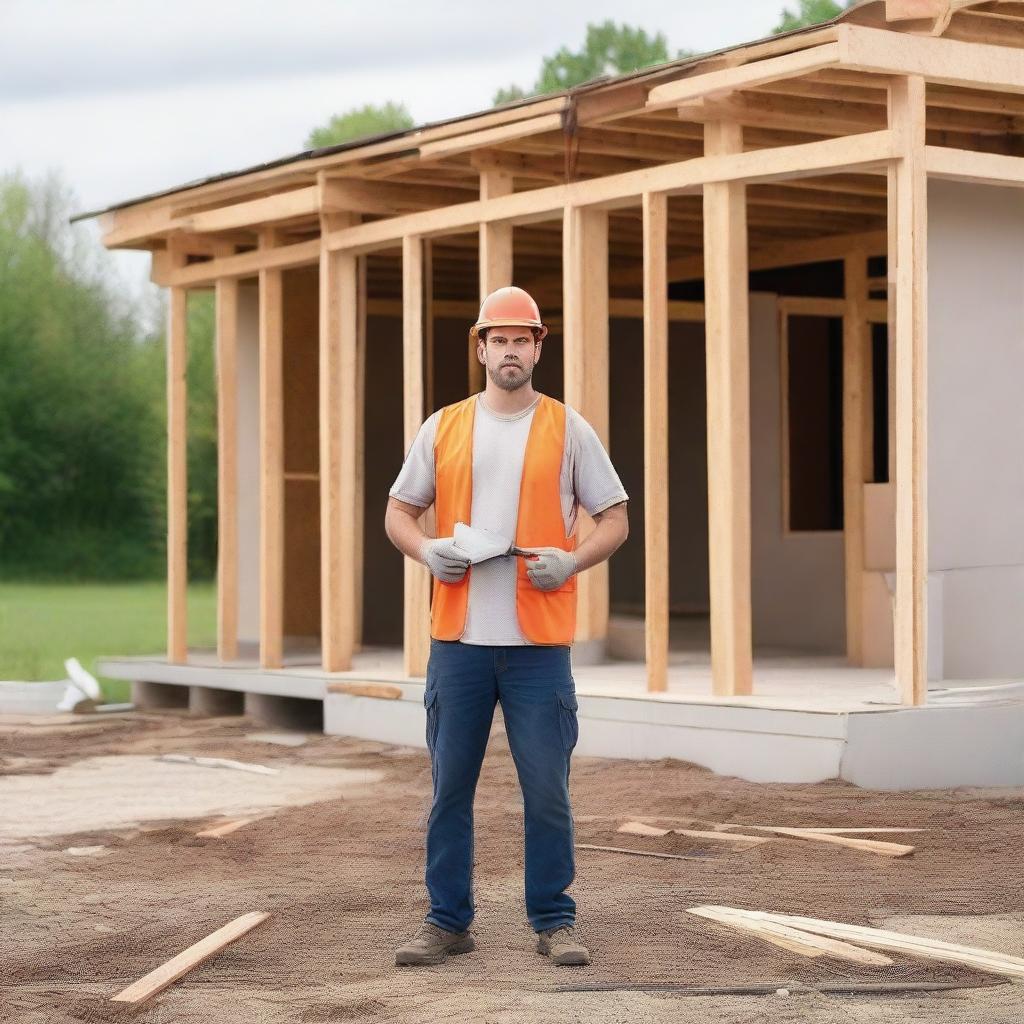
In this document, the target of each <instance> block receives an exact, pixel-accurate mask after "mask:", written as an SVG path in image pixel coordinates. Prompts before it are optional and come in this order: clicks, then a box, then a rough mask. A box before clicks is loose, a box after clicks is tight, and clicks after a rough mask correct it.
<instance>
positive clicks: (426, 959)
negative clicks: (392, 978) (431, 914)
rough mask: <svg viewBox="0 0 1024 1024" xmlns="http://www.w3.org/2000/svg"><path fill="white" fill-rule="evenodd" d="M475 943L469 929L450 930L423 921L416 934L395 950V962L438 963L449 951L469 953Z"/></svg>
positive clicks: (474, 947)
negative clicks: (461, 930)
mask: <svg viewBox="0 0 1024 1024" xmlns="http://www.w3.org/2000/svg"><path fill="white" fill-rule="evenodd" d="M474 949H476V943H475V942H474V941H473V936H472V935H470V934H469V931H468V930H467V931H464V932H450V931H448V930H447V929H445V928H439V927H438V926H437V925H436V924H431V922H430V921H424V922H423V924H421V925H420V926H419V928H417V929H416V934H415V935H414V936H413V937H412V938H411V939H409V941H408V942H406V943H405V944H403V945H401V946H399V947H398V949H397V950H396V951H395V963H396V964H399V965H402V964H406V965H408V964H439V963H441V962H442V961H443V960H444V958H445V957H446V956H447V955H448V954H449V953H469V952H472V951H473V950H474Z"/></svg>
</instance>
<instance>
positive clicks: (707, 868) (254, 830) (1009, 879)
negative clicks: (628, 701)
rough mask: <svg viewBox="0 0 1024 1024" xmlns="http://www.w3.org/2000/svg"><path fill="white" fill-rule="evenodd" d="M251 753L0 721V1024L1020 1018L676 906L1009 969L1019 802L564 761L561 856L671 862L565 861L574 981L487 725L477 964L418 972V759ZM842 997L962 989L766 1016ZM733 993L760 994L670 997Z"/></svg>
mask: <svg viewBox="0 0 1024 1024" xmlns="http://www.w3.org/2000/svg"><path fill="white" fill-rule="evenodd" d="M267 732H268V730H267V729H266V727H262V726H260V725H258V724H256V723H254V722H252V721H251V720H249V719H246V718H240V717H231V718H228V717H225V718H208V719H195V718H189V717H188V716H187V715H186V714H185V713H184V712H173V711H167V712H159V713H156V712H153V713H148V712H147V713H133V714H129V715H125V716H122V717H117V718H114V717H107V716H103V717H100V716H92V717H88V718H86V717H85V716H76V717H75V718H74V720H72V719H71V717H70V716H68V717H66V718H65V719H63V720H56V721H52V722H47V723H46V724H42V723H41V722H40V721H38V720H37V723H36V724H25V723H24V722H22V723H12V722H11V721H9V720H8V721H7V722H6V723H5V722H4V720H2V719H0V1020H2V1021H4V1022H7V1021H11V1022H17V1024H43V1022H45V1024H65V1022H84V1021H90V1022H91V1021H120V1020H127V1019H133V1020H135V1019H137V1020H139V1021H140V1022H147V1024H149V1022H165V1021H167V1022H169V1021H175V1022H182V1024H200V1022H208V1021H217V1022H218V1024H235V1022H237V1024H243V1022H244V1024H252V1022H264V1021H265V1022H268V1024H278V1022H313V1024H329V1022H335V1021H359V1022H375V1021H388V1022H392V1024H413V1022H417V1024H418V1022H424V1021H430V1022H443V1021H453V1022H454V1021H457V1022H462V1021H473V1022H487V1024H512V1022H515V1024H519V1022H530V1024H535V1022H536V1024H539V1022H549V1021H550V1022H556V1021H557V1022H559V1024H571V1022H577V1021H578V1022H587V1024H619V1022H622V1024H631V1022H640V1021H644V1022H648V1021H650V1022H662V1021H664V1022H668V1021H672V1022H690V1021H693V1022H697V1021H700V1022H705V1021H708V1020H714V1021H748V1020H751V1019H760V1018H762V1017H764V1016H767V1015H768V1014H770V1015H771V1016H772V1018H773V1024H784V1022H790V1021H793V1022H811V1021H826V1020H827V1021H829V1022H830V1024H833V1022H835V1021H837V1020H838V1021H845V1020H854V1019H856V1020H857V1021H865V1022H868V1024H874V1022H878V1024H882V1022H897V1021H900V1022H902V1021H908V1020H909V1021H916V1020H920V1021H946V1020H948V1021H953V1020H957V1021H963V1022H967V1024H973V1022H981V1021H984V1022H986V1024H992V1022H995V1024H999V1022H1010V1021H1018V1020H1020V1017H1021V1010H1022V1006H1024V999H1022V995H1024V988H1022V987H1020V986H1019V985H1012V984H993V982H995V981H997V980H998V979H994V978H993V977H991V976H987V975H982V974H978V973H975V972H973V971H970V970H967V969H964V968H959V967H956V966H953V965H944V964H938V963H935V962H926V961H919V960H912V959H910V958H905V957H900V956H894V960H895V963H894V964H893V966H892V967H888V968H877V967H863V966H860V965H857V964H852V963H847V962H844V961H840V960H836V959H832V958H830V957H822V958H818V959H813V960H811V959H806V958H804V957H802V956H799V955H796V954H793V953H789V952H787V951H785V950H783V949H780V948H778V947H776V946H773V945H768V944H766V943H764V942H762V941H761V940H758V939H756V938H745V937H743V936H742V935H741V934H740V933H737V932H733V931H730V930H726V929H725V928H723V927H722V926H720V925H717V924H715V923H712V922H710V921H707V920H704V919H701V918H697V917H695V916H693V915H690V914H687V913H686V912H685V911H686V908H687V907H691V906H695V905H698V904H702V903H716V904H726V905H730V906H738V907H747V908H752V909H763V910H775V911H780V912H783V913H793V914H805V915H809V916H813V917H826V918H831V919H835V920H841V921H846V922H851V923H856V924H868V925H874V926H880V927H890V928H895V929H897V930H901V931H907V932H911V933H914V934H920V935H926V936H930V937H935V938H944V939H948V940H950V941H956V942H959V943H963V944H967V945H977V946H983V947H986V948H989V949H995V950H999V951H1001V952H1004V953H1009V954H1014V955H1018V956H1020V955H1024V887H1022V886H1021V884H1020V851H1021V848H1022V840H1024V816H1022V812H1024V790H1020V789H1017V790H985V791H981V790H958V791H955V792H954V791H947V792H920V793H906V794H891V793H873V792H867V791H864V790H860V789H856V788H854V787H852V786H848V785H846V784H842V783H828V784H823V785H816V786H791V785H790V786H783V785H777V786H764V785H755V784H752V783H745V782H741V781H738V780H735V779H727V778H721V777H718V776H715V775H712V774H711V773H709V772H706V771H704V770H701V769H698V768H695V767H693V766H691V765H687V764H684V763H682V762H679V761H672V760H661V761H653V762H628V761H612V760H606V759H599V758H583V757H580V758H575V757H574V759H573V765H572V776H571V789H572V795H573V804H574V809H575V813H576V838H577V842H582V843H593V844H598V845H608V846H620V847H632V848H634V849H641V850H661V851H666V852H674V853H679V854H683V855H684V856H687V857H689V858H692V859H687V860H668V859H657V858H649V857H633V856H629V855H625V854H618V853H605V852H597V851H591V850H579V851H578V852H577V877H576V882H575V884H574V886H573V888H572V890H571V892H572V893H573V895H574V896H575V898H576V901H577V905H578V914H579V925H580V932H581V934H582V936H583V937H584V939H585V940H586V941H587V942H588V944H589V946H590V948H591V951H592V955H593V964H592V965H590V966H588V967H578V968H556V967H554V966H553V965H552V964H550V963H549V962H548V961H547V960H546V959H545V958H542V957H539V956H538V955H537V954H536V953H535V951H534V941H535V937H534V936H533V933H532V932H531V931H530V929H529V926H528V924H527V923H526V920H525V912H524V909H523V879H522V873H523V854H522V802H521V798H520V795H519V789H518V785H517V783H516V780H515V772H514V768H513V765H512V761H511V757H510V756H509V753H508V746H507V743H506V742H505V737H504V734H503V733H502V731H501V729H500V724H499V725H498V726H496V728H495V732H494V735H493V737H492V741H491V745H490V749H489V751H488V756H487V760H486V762H485V765H484V770H483V775H482V777H481V781H480V788H479V790H478V794H477V813H476V844H477V845H476V849H477V865H476V874H475V894H476V903H477V918H476V921H475V923H474V931H475V933H476V938H477V950H476V951H475V952H474V953H470V954H468V955H465V956H460V957H456V958H453V959H451V960H449V961H448V962H447V963H446V964H445V965H443V966H440V967H433V968H397V967H395V966H394V947H395V946H396V945H398V944H400V943H401V942H402V941H403V940H404V939H405V938H406V937H407V936H408V935H409V934H410V933H411V932H412V931H413V930H414V929H415V927H416V925H417V924H418V923H419V922H420V921H421V920H422V918H423V915H424V913H425V912H426V909H427V901H426V893H425V890H424V886H423V853H424V850H423V844H424V828H425V823H426V816H427V814H428V812H429V806H430V795H431V774H430V764H429V761H428V758H427V755H426V751H423V750H414V749H411V748H396V747H391V746H388V745H386V744H381V743H373V742H366V741H361V740H347V739H339V738H333V737H325V736H320V735H308V736H306V737H305V741H303V737H302V736H299V735H295V734H293V735H291V736H290V737H281V736H275V735H270V736H268V735H267ZM285 739H290V742H291V745H285V743H284V742H283V740H285ZM275 740H277V742H275ZM296 744H298V745H296ZM164 753H179V754H181V753H184V754H192V755H205V756H216V757H226V758H234V759H237V760H239V761H244V762H247V763H250V764H253V763H255V764H262V765H267V766H271V767H274V768H277V769H279V771H278V773H277V774H276V775H261V774H254V773H249V772H242V771H235V770H227V769H221V768H208V767H200V766H196V765H190V764H172V763H169V762H166V761H160V760H159V759H158V758H159V755H161V754H164ZM249 815H253V816H256V820H254V821H253V822H252V823H251V824H249V825H247V826H245V827H244V828H242V829H240V830H238V831H236V832H234V833H232V834H230V835H228V836H225V837H223V838H220V839H200V838H197V836H196V832H197V831H199V830H200V829H201V828H203V827H205V826H207V825H209V824H213V823H216V822H218V821H221V820H227V819H229V818H232V817H236V818H237V817H239V816H249ZM640 816H644V817H648V818H657V817H662V818H694V819H699V820H701V821H707V822H712V821H717V822H720V821H733V822H748V823H760V824H776V825H822V826H846V827H852V826H865V827H866V826H910V827H918V828H923V829H925V830H926V831H923V832H919V833H915V834H913V835H912V836H906V837H897V836H890V837H879V838H890V839H893V840H897V839H903V841H907V842H912V843H914V844H915V845H916V847H917V850H916V852H915V853H914V855H913V856H910V857H906V858H901V859H890V858H886V857H880V856H876V855H873V854H867V853H861V852H855V851H850V850H846V849H840V848H836V847H832V846H824V845H820V844H816V843H807V842H802V841H799V840H787V839H779V840H773V841H771V842H768V843H765V844H763V845H760V846H757V847H756V848H753V849H747V850H741V851H736V850H732V849H730V848H728V847H726V844H724V843H715V842H709V841H697V840H687V839H683V838H682V837H679V836H671V837H668V838H666V839H649V838H641V837H634V836H627V835H623V834H620V833H616V832H615V829H616V827H617V826H618V825H619V824H620V823H622V822H623V821H626V820H629V819H631V818H634V817H640ZM666 823H669V822H666ZM252 910H265V911H269V912H270V915H271V916H270V918H269V919H268V920H267V921H266V922H265V923H264V924H263V925H261V926H260V927H258V928H256V929H255V930H254V931H252V932H250V933H249V934H247V935H246V936H245V937H243V938H242V939H241V940H239V941H238V942H236V943H235V944H233V945H231V946H229V947H228V948H227V949H226V950H224V951H223V952H222V953H221V954H219V955H218V956H217V957H215V958H214V959H212V960H210V961H208V962H207V963H205V964H203V965H202V966H201V967H199V968H197V969H196V970H193V971H192V972H190V973H189V974H187V975H185V976H184V977H183V978H182V979H180V980H179V981H177V982H176V983H175V984H173V985H172V986H170V987H169V988H167V989H165V990H164V991H163V992H162V993H160V994H159V995H157V996H156V997H155V998H153V999H152V1000H150V1001H149V1002H148V1003H146V1004H144V1005H143V1006H141V1007H139V1008H134V1009H133V1008H131V1007H128V1006H125V1005H123V1004H118V1003H111V1002H110V1001H109V1000H110V997H111V996H112V995H114V994H115V993H116V992H118V991H120V990H121V989H122V988H123V987H125V986H126V985H128V984H129V983H131V982H132V981H134V980H136V979H138V978H140V977H142V976H143V975H144V974H146V973H147V972H149V971H150V970H152V969H153V968H154V967H156V966H158V965H159V964H161V963H163V962H164V961H165V960H167V959H169V958H170V957H172V956H174V955H175V954H177V953H178V952H180V951H181V950H183V949H184V948H185V947H187V946H189V945H190V944H192V943H193V942H196V941H198V940H199V939H201V938H203V937H204V936H205V935H207V934H209V933H210V932H212V931H214V930H215V929H216V928H219V927H220V926H221V925H223V924H225V923H226V922H228V921H230V920H232V919H233V918H235V917H237V916H239V915H241V914H243V913H246V912H248V911H252ZM849 981H857V982H876V983H877V982H887V981H900V982H928V981H931V982H953V983H957V984H958V985H960V986H962V987H960V988H957V989H955V990H952V991H944V992H931V993H921V992H914V993H911V994H899V995H892V994H885V995H837V994H828V993H824V992H821V991H812V992H801V993H793V994H790V995H788V996H786V995H778V994H776V993H775V990H776V989H777V988H783V987H787V986H788V987H791V988H792V987H795V986H800V987H811V988H821V987H823V986H827V985H829V984H834V983H837V982H849ZM751 985H764V986H767V987H768V988H767V991H768V992H769V993H770V994H758V995H736V994H732V995H724V994H719V995H710V996H709V995H693V994H687V993H686V992H682V991H671V990H667V989H666V987H669V986H677V987H678V986H683V987H709V986H716V987H718V986H723V987H737V986H751ZM571 989H575V990H576V991H567V990H571Z"/></svg>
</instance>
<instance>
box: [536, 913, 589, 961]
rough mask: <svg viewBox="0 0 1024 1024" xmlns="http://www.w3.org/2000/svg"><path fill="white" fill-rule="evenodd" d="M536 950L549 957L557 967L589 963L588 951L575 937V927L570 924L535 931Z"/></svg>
mask: <svg viewBox="0 0 1024 1024" xmlns="http://www.w3.org/2000/svg"><path fill="white" fill-rule="evenodd" d="M537 952H538V953H541V954H543V955H544V956H548V957H550V958H551V960H552V962H553V963H556V964H558V966H559V967H576V966H580V965H582V964H589V963H590V953H589V951H588V950H587V947H586V946H584V945H583V943H582V942H580V940H579V939H578V938H577V936H576V928H575V926H574V925H571V924H564V925H562V926H561V927H560V928H550V929H548V930H547V931H541V932H537Z"/></svg>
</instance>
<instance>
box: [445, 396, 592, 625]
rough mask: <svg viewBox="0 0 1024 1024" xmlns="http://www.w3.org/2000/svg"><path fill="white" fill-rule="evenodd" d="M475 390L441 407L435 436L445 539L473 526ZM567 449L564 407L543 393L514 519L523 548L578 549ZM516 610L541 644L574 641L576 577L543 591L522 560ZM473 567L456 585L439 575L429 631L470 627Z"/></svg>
mask: <svg viewBox="0 0 1024 1024" xmlns="http://www.w3.org/2000/svg"><path fill="white" fill-rule="evenodd" d="M475 412H476V396H473V397H471V398H467V399H465V400H464V401H462V402H456V403H455V404H454V405H449V406H446V407H445V408H444V409H442V411H441V416H440V418H439V422H438V426H437V435H436V437H435V440H434V467H435V480H436V484H435V498H434V511H435V515H436V521H437V534H438V536H439V537H450V536H451V535H452V532H453V531H454V529H455V523H456V522H460V521H461V522H463V523H470V524H472V520H471V518H470V517H471V514H472V504H473V424H474V415H475ZM564 451H565V406H564V405H563V404H562V403H561V402H559V401H556V400H555V399H553V398H549V397H548V396H547V395H542V396H541V398H540V401H539V402H538V403H537V408H536V409H535V410H534V413H533V421H532V422H531V424H530V433H529V437H528V438H527V442H526V452H525V453H524V457H523V473H522V478H521V481H520V490H519V514H518V519H517V524H516V538H515V543H516V546H517V547H522V548H530V547H558V548H562V549H563V550H565V551H573V550H574V549H575V547H576V537H575V535H574V536H572V537H566V535H565V522H564V520H563V517H562V501H561V494H560V478H561V470H562V457H563V453H564ZM516 561H517V568H516V614H517V617H518V619H519V628H520V630H521V632H522V634H523V636H524V637H526V639H527V640H529V641H530V642H531V643H535V644H569V643H572V639H573V635H574V634H575V632H576V577H575V576H570V577H569V579H568V580H567V581H566V582H565V584H564V585H563V586H562V587H559V589H558V590H549V591H544V590H538V589H537V588H536V587H535V586H534V585H533V584H532V583H531V582H530V578H529V576H527V574H526V569H527V565H526V559H523V558H517V559H516ZM472 572H473V569H472V567H470V568H469V569H468V570H467V572H466V575H465V576H464V577H463V578H462V580H460V581H459V582H458V583H443V582H441V580H438V579H436V578H435V579H434V591H433V602H432V605H431V613H430V635H431V636H433V637H435V638H436V639H438V640H458V639H459V637H461V636H462V634H463V632H464V631H465V628H466V609H467V607H468V604H469V580H470V575H471V573H472Z"/></svg>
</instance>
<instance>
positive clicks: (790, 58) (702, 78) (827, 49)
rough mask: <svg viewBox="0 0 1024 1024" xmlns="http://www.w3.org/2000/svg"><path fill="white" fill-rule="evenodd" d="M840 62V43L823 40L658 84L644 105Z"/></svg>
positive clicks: (660, 106)
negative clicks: (767, 56)
mask: <svg viewBox="0 0 1024 1024" xmlns="http://www.w3.org/2000/svg"><path fill="white" fill-rule="evenodd" d="M838 63H839V45H838V44H837V43H834V42H830V43H823V44H822V45H820V46H812V47H809V48H808V49H806V50H797V51H796V52H795V53H784V54H781V55H780V56H778V57H769V58H767V59H766V60H758V61H753V62H752V63H750V64H743V65H741V66H740V67H735V68H723V69H722V70H721V71H711V72H708V73H707V74H703V75H692V76H691V77H689V78H682V79H678V80H677V81H674V82H666V83H665V84H664V85H658V86H655V87H654V88H653V89H652V90H651V91H650V93H648V95H647V104H646V107H645V109H646V110H648V111H652V110H664V109H666V108H668V107H675V106H678V105H679V104H680V103H687V102H689V101H691V100H694V99H696V98H698V97H700V96H714V95H716V94H721V93H730V92H733V91H734V90H736V89H750V88H753V87H754V86H758V85H765V84H767V83H768V82H778V81H779V80H780V79H783V78H796V77H799V76H802V75H809V74H813V73H814V72H815V71H821V70H822V69H823V68H829V67H835V66H836V65H837V64H838Z"/></svg>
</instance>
